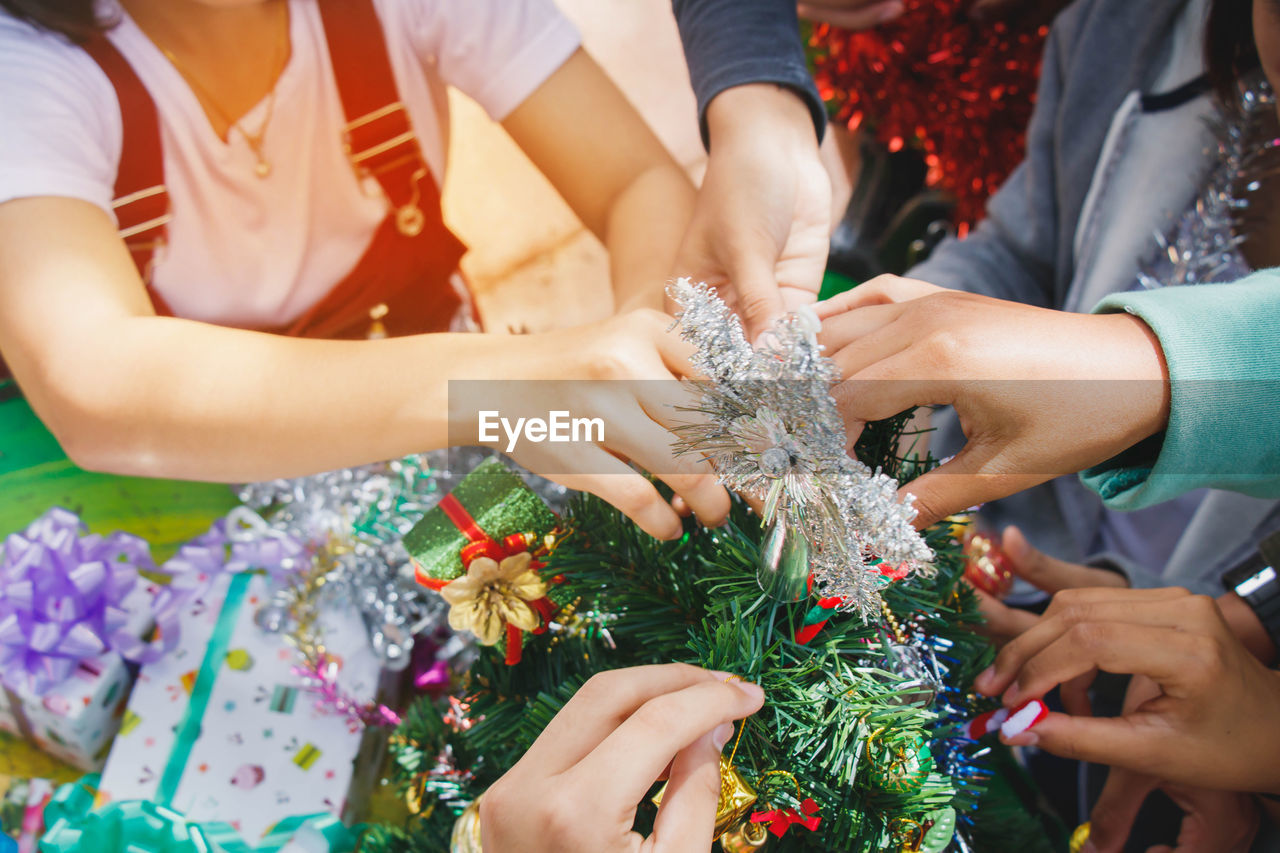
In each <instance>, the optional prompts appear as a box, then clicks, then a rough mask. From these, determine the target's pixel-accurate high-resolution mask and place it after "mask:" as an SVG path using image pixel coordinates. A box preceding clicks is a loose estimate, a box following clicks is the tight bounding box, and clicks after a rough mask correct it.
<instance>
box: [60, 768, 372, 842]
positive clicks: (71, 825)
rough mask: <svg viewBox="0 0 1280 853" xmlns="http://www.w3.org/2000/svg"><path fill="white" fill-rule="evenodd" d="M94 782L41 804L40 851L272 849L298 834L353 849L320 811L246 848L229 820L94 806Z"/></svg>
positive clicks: (150, 805) (144, 807)
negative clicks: (43, 831) (199, 819)
mask: <svg viewBox="0 0 1280 853" xmlns="http://www.w3.org/2000/svg"><path fill="white" fill-rule="evenodd" d="M99 782H100V779H99V777H98V776H97V774H94V775H91V776H86V777H85V778H83V779H81V780H80V781H79V782H73V783H70V784H67V785H63V786H61V787H60V788H59V789H58V790H57V792H56V793H55V794H54V796H53V798H52V799H51V800H50V801H49V805H48V806H46V807H45V812H44V817H45V825H46V826H47V827H48V829H47V830H46V831H45V834H44V837H43V838H41V839H40V850H41V853H102V851H112V853H214V851H216V853H276V851H279V850H280V849H281V848H282V847H284V846H285V845H286V844H288V843H289V841H291V840H292V839H293V838H294V837H295V836H297V835H298V834H299V833H300V832H306V833H307V834H308V835H310V836H311V837H319V838H321V839H323V840H324V842H325V843H326V844H327V845H328V847H327V848H326V849H327V850H328V851H329V853H347V851H351V850H354V849H355V834H354V833H353V832H352V831H351V830H350V829H348V828H347V827H346V826H343V824H342V822H341V821H339V820H338V819H337V818H335V817H334V816H333V815H330V814H327V813H324V812H320V813H316V814H310V815H300V816H296V817H291V818H287V819H285V820H282V821H280V822H279V823H277V824H276V825H275V826H273V827H272V828H271V830H270V831H269V832H268V833H267V834H266V835H265V836H263V838H262V840H261V842H260V843H259V844H258V845H257V846H252V845H250V844H248V843H247V842H245V841H244V840H243V839H242V838H240V836H239V834H238V833H237V832H236V830H235V828H234V827H232V826H231V825H230V824H227V823H224V822H222V821H209V822H205V823H199V822H196V821H192V820H189V819H187V818H186V817H185V816H184V815H182V814H181V813H180V812H177V811H174V810H173V809H171V808H168V807H167V806H163V805H160V804H158V803H154V802H149V801H146V800H122V801H120V802H116V803H108V804H107V805H105V806H103V807H102V808H100V809H94V807H93V804H94V799H95V798H96V794H97V787H98V784H99Z"/></svg>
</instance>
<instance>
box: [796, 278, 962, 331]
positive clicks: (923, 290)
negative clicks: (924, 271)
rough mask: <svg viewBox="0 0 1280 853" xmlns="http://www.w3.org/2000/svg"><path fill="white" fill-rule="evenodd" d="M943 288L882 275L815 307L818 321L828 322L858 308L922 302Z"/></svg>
mask: <svg viewBox="0 0 1280 853" xmlns="http://www.w3.org/2000/svg"><path fill="white" fill-rule="evenodd" d="M943 289H945V288H941V287H938V286H937V285H934V284H929V283H928V282H924V281H919V280H917V279H914V278H902V277H901V276H896V275H882V276H877V277H876V278H873V279H871V280H870V281H868V282H865V283H863V284H860V285H858V286H857V287H855V288H853V289H852V290H846V291H845V292H844V293H837V294H836V295H835V296H833V297H831V298H830V299H824V300H822V301H821V302H819V303H818V304H817V305H815V306H813V307H814V310H815V311H817V312H818V319H820V320H823V321H825V320H826V319H827V318H828V317H832V316H835V315H836V314H843V313H845V312H846V311H852V310H853V309H855V308H866V307H868V306H872V305H894V304H898V303H901V302H910V301H911V300H912V299H919V298H920V297H921V296H928V295H929V294H931V293H937V292H938V291H939V290H943Z"/></svg>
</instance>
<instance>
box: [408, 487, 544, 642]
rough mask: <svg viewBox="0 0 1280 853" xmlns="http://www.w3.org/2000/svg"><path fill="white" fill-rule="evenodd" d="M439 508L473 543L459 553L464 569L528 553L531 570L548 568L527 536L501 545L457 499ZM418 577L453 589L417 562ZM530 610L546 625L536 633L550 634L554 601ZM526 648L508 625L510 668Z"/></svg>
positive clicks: (534, 603)
mask: <svg viewBox="0 0 1280 853" xmlns="http://www.w3.org/2000/svg"><path fill="white" fill-rule="evenodd" d="M439 506H440V509H441V510H442V511H443V512H444V514H445V516H447V517H448V519H449V520H450V521H452V522H453V525H454V526H455V527H457V528H458V530H460V531H462V535H463V536H465V537H467V539H468V540H469V542H468V543H467V544H466V545H463V546H462V550H461V551H459V552H458V556H459V557H460V558H461V559H462V565H463V567H464V568H468V569H469V568H470V567H471V563H472V561H473V560H475V559H477V558H478V557H488V558H489V559H491V560H493V561H494V562H495V563H501V562H502V561H503V560H505V559H506V558H507V557H512V556H515V555H516V554H523V553H526V552H527V553H530V554H532V555H533V562H531V563H530V564H529V567H530V568H532V569H535V570H537V569H541V568H544V567H545V566H546V565H547V564H546V563H544V562H542V561H541V560H539V559H538V556H539V554H538V553H537V552H536V551H531V550H530V549H529V541H528V539H527V538H526V537H525V535H524V534H523V533H512V534H511V535H510V536H506V537H504V538H503V539H502V541H498V540H496V539H494V538H493V537H492V536H490V535H489V534H488V533H485V532H484V530H483V529H481V527H480V525H479V524H478V523H477V522H476V520H475V519H474V518H472V517H471V513H469V512H467V508H466V507H464V506H463V505H462V502H461V501H459V500H458V499H457V498H455V497H454V496H453V495H445V496H444V497H443V498H442V499H441V500H440V504H439ZM414 577H415V578H417V581H418V583H420V584H422V585H423V586H425V587H426V588H427V589H433V590H435V591H436V592H439V591H440V590H442V589H444V588H445V587H446V586H448V585H449V581H446V580H441V579H439V578H433V577H431V576H430V575H428V574H427V573H426V572H425V571H423V569H422V567H421V566H419V565H418V564H417V563H416V562H415V563H414ZM561 580H562V578H560V577H554V578H552V579H551V582H552V583H559V582H560V581H561ZM529 606H530V607H532V608H533V609H534V610H536V611H537V612H538V615H539V616H541V617H542V624H541V625H539V626H538V627H537V628H535V629H534V631H533V633H535V634H541V633H544V632H545V631H546V630H547V623H548V622H550V621H551V618H552V617H553V616H555V613H556V607H555V605H554V604H552V603H551V599H549V598H547V597H546V596H545V595H544V596H543V597H542V598H539V599H538V600H536V601H530V602H529ZM523 645H524V644H523V642H522V638H521V631H520V629H519V628H517V627H516V626H515V625H512V624H511V623H510V622H508V623H507V659H506V662H507V665H508V666H514V665H515V664H518V663H519V662H520V657H521V653H522V651H523V649H522V646H523Z"/></svg>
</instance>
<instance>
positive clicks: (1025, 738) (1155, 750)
mask: <svg viewBox="0 0 1280 853" xmlns="http://www.w3.org/2000/svg"><path fill="white" fill-rule="evenodd" d="M1180 737H1183V736H1181V735H1179V734H1178V733H1177V732H1175V731H1174V730H1172V729H1163V730H1161V729H1156V728H1155V727H1153V726H1148V725H1145V724H1144V723H1142V722H1140V721H1135V720H1134V718H1131V717H1072V716H1070V715H1068V714H1060V713H1058V712H1056V711H1055V712H1052V713H1050V714H1049V716H1047V717H1045V718H1044V719H1043V720H1041V721H1040V722H1039V723H1037V724H1036V727H1035V728H1034V729H1032V730H1031V731H1028V732H1024V733H1023V734H1020V735H1018V736H1017V737H1013V738H1005V737H1003V736H1002V737H1001V740H1002V741H1004V742H1005V743H1007V744H1009V745H1011V746H1029V745H1033V744H1034V745H1035V746H1038V747H1039V748H1040V749H1043V750H1044V751H1045V752H1049V753H1052V754H1054V755H1057V756H1060V757H1062V758H1074V759H1076V760H1078V761H1087V762H1092V763H1094V764H1109V765H1111V766H1113V767H1114V766H1124V767H1128V768H1130V769H1132V770H1135V771H1137V772H1140V773H1141V772H1148V771H1149V770H1150V769H1151V768H1153V767H1155V766H1156V764H1157V762H1159V761H1160V757H1161V756H1162V755H1163V754H1166V753H1168V752H1169V751H1171V750H1174V749H1177V748H1178V747H1179V744H1178V740H1179V738H1180Z"/></svg>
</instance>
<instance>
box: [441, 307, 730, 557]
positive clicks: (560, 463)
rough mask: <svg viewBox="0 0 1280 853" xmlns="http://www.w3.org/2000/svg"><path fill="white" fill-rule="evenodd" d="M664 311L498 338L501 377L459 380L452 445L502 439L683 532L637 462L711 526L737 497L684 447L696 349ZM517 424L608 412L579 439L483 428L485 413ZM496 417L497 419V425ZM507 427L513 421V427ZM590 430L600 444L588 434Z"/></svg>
mask: <svg viewBox="0 0 1280 853" xmlns="http://www.w3.org/2000/svg"><path fill="white" fill-rule="evenodd" d="M672 322H673V321H672V319H671V318H670V317H668V316H667V315H665V314H662V313H661V312H658V311H652V310H638V311H632V312H628V313H626V314H619V315H617V316H614V317H610V318H608V319H607V320H604V321H600V322H597V323H592V324H590V325H586V326H580V327H576V328H572V329H563V330H558V331H555V332H547V333H543V334H537V335H513V336H506V337H503V336H497V335H495V336H492V338H493V340H494V346H493V350H494V351H493V352H492V353H491V359H492V360H491V361H490V362H489V363H488V364H487V365H486V368H487V369H486V373H485V375H488V376H501V377H504V378H503V379H500V380H485V381H479V382H455V383H451V384H450V400H449V408H450V420H451V426H450V441H449V443H450V445H453V446H457V445H468V444H476V443H483V444H488V445H490V446H494V447H496V448H497V449H499V450H502V451H503V452H506V453H507V454H508V455H509V456H511V457H512V458H513V459H515V460H516V461H517V462H519V463H520V464H521V465H523V466H525V467H526V468H528V469H529V470H531V471H533V472H535V473H537V474H540V475H542V476H544V477H547V478H548V479H551V480H555V481H556V482H558V483H560V484H562V485H565V486H568V487H569V488H573V489H579V490H582V491H587V492H591V493H592V494H595V495H597V496H598V497H600V498H603V499H604V500H606V501H608V502H609V503H611V504H613V505H614V506H615V507H617V508H618V509H619V510H621V511H622V512H624V513H626V515H627V516H629V517H630V518H631V519H632V520H634V521H635V522H636V524H638V525H639V526H640V527H641V528H642V529H643V530H644V531H645V532H646V533H649V534H650V535H652V536H655V537H657V538H659V539H673V538H675V537H677V536H679V535H680V534H681V532H682V530H683V524H682V522H681V520H680V516H679V515H678V514H677V512H676V510H675V509H673V508H672V506H671V505H670V504H669V503H668V502H667V501H665V500H663V498H662V495H661V494H660V493H659V492H658V490H657V488H655V487H654V485H653V483H651V482H649V481H648V480H646V479H645V478H644V477H643V476H642V475H641V474H640V473H638V472H637V471H635V470H633V469H632V468H631V467H629V465H628V463H629V462H634V463H635V464H636V465H637V466H639V467H640V468H642V469H643V470H645V471H648V472H649V473H651V474H652V475H654V476H655V477H657V478H659V479H661V480H662V481H664V482H665V483H666V484H667V485H668V486H670V487H671V488H672V489H673V490H674V491H675V493H676V494H677V495H678V496H680V498H681V499H682V505H683V506H687V507H689V508H691V509H692V510H693V512H694V513H695V514H696V515H697V517H698V519H699V520H700V521H701V522H702V523H703V524H706V525H708V526H715V525H717V524H719V523H721V522H722V521H723V520H724V519H725V518H726V517H727V516H728V514H729V495H728V492H726V491H725V490H724V487H722V486H721V485H719V484H718V483H717V482H716V478H715V475H714V474H713V473H712V470H711V467H710V465H709V464H708V463H707V462H705V461H702V460H695V459H693V458H690V457H687V456H681V457H677V456H676V455H675V454H674V452H673V450H672V446H671V444H672V441H673V440H674V436H673V435H672V434H671V433H670V432H669V431H668V428H669V427H671V426H673V425H674V424H675V423H676V422H677V421H678V420H679V418H678V417H677V413H676V411H675V409H674V406H675V405H676V404H677V403H679V402H681V401H682V400H683V395H684V394H686V393H687V392H685V391H684V390H683V389H682V387H681V386H680V383H678V382H677V381H676V380H677V379H679V378H682V377H684V376H687V375H689V374H690V372H691V370H692V368H691V367H690V366H689V364H688V361H687V358H688V356H689V355H690V354H691V353H692V351H693V349H692V347H691V346H689V345H688V344H686V343H684V342H683V341H681V340H680V338H679V336H678V335H677V334H675V333H674V332H673V331H672V329H671V326H672ZM486 410H490V411H492V412H496V413H497V414H498V415H500V416H502V417H504V418H507V419H508V421H510V422H512V423H514V422H515V421H516V420H517V419H518V418H520V417H525V418H534V417H542V418H544V419H545V418H547V417H548V415H549V413H550V412H553V411H561V412H565V413H568V415H569V416H570V417H572V418H586V419H592V418H597V419H599V421H600V423H601V428H600V430H599V433H595V432H593V431H591V430H588V431H587V433H586V434H585V435H582V436H581V440H578V439H575V440H573V441H569V442H559V443H557V442H549V441H529V440H509V438H508V436H507V435H505V434H502V433H501V432H499V431H498V429H497V428H496V427H494V428H493V429H492V430H491V431H490V432H489V434H488V436H487V438H488V439H495V437H496V440H485V439H486V436H482V435H481V434H480V430H479V426H480V412H482V411H486ZM494 419H495V418H494V417H492V416H491V417H490V419H489V422H490V424H492V423H493V420H494ZM504 429H505V427H504ZM588 437H589V440H588Z"/></svg>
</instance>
